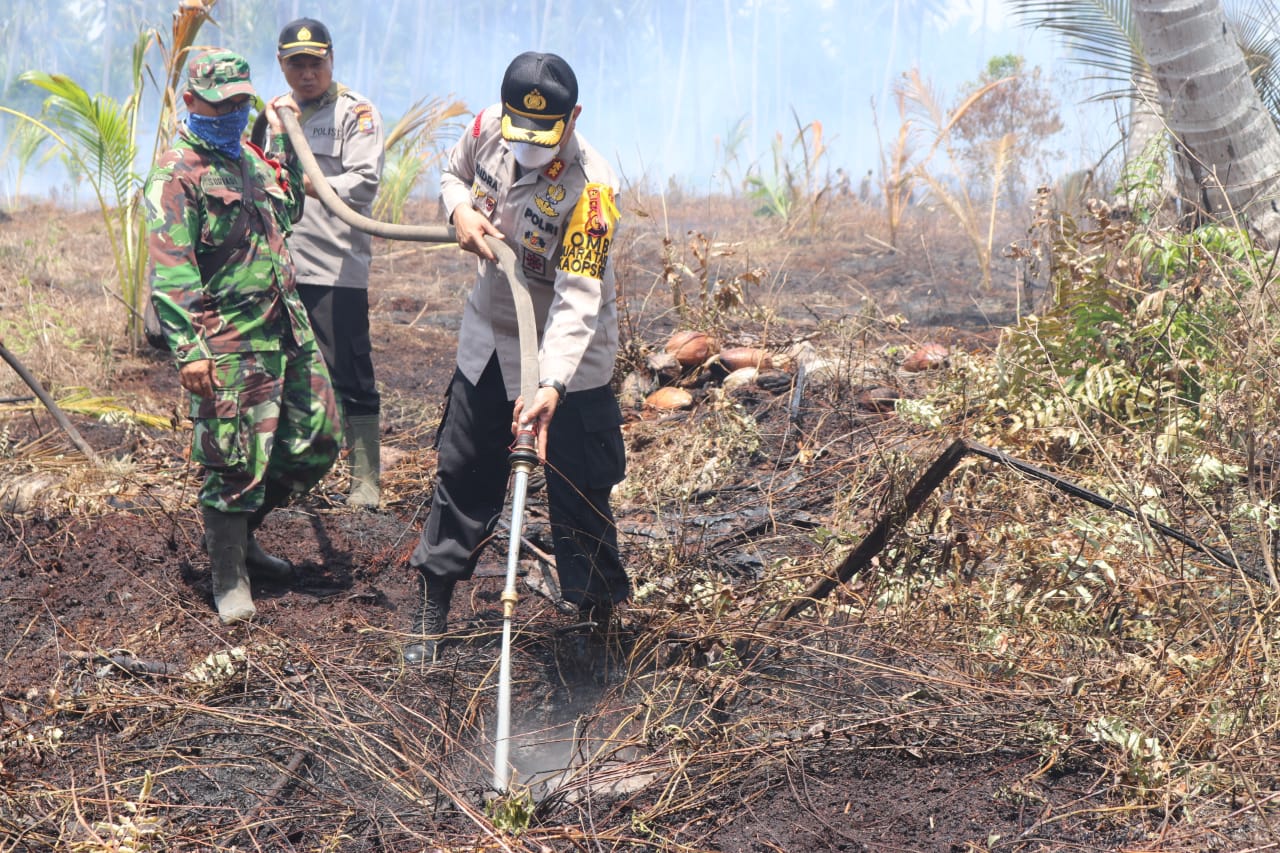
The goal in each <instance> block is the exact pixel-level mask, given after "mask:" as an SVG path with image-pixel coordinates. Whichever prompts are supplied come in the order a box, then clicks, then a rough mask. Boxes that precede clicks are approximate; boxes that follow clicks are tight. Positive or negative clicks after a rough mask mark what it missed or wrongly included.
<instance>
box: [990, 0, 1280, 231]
mask: <svg viewBox="0 0 1280 853" xmlns="http://www.w3.org/2000/svg"><path fill="white" fill-rule="evenodd" d="M1009 3H1010V7H1011V9H1012V11H1013V13H1014V14H1015V15H1016V16H1019V17H1021V18H1022V19H1023V21H1024V22H1025V23H1027V24H1029V25H1032V26H1036V27H1042V28H1045V29H1048V30H1050V31H1052V32H1055V33H1057V34H1058V35H1059V36H1061V37H1062V38H1063V39H1064V40H1065V41H1066V42H1067V43H1068V44H1069V45H1070V46H1071V47H1072V48H1074V49H1076V50H1077V52H1078V54H1079V55H1078V61H1079V62H1081V63H1082V64H1084V65H1086V66H1087V67H1088V68H1089V69H1090V70H1091V71H1093V72H1095V76H1096V77H1097V78H1099V79H1102V80H1105V81H1108V82H1109V83H1111V84H1113V86H1114V88H1113V89H1112V90H1111V91H1109V92H1107V93H1105V94H1104V95H1103V96H1102V97H1122V96H1123V97H1129V98H1131V99H1132V103H1133V105H1134V106H1133V109H1132V110H1131V120H1130V127H1129V130H1128V134H1127V139H1126V151H1127V152H1128V158H1127V159H1128V160H1129V161H1131V162H1132V161H1133V160H1136V159H1137V158H1138V157H1139V156H1140V155H1141V154H1142V153H1143V151H1144V150H1146V151H1148V152H1149V151H1150V148H1151V146H1150V143H1149V142H1148V141H1149V140H1152V139H1156V138H1161V137H1163V136H1164V130H1165V128H1167V129H1168V130H1169V131H1171V132H1172V134H1173V137H1174V139H1175V140H1176V147H1175V149H1174V150H1175V152H1176V154H1177V155H1178V156H1177V158H1176V162H1177V163H1178V191H1179V195H1180V196H1181V197H1182V198H1183V199H1184V200H1186V201H1189V202H1191V203H1192V204H1193V205H1195V206H1196V207H1197V208H1198V209H1199V210H1201V211H1203V212H1206V213H1209V214H1211V215H1223V214H1246V215H1247V216H1248V218H1249V221H1250V224H1251V225H1252V226H1253V227H1254V228H1255V229H1256V230H1257V231H1258V233H1259V234H1261V235H1262V236H1263V237H1265V238H1266V239H1267V241H1268V242H1269V243H1272V244H1274V243H1276V242H1277V241H1278V240H1280V214H1277V213H1276V212H1275V211H1274V210H1272V204H1271V202H1272V201H1273V197H1274V195H1275V189H1276V187H1275V182H1276V174H1275V171H1276V166H1275V164H1276V162H1277V159H1278V158H1277V154H1280V150H1278V148H1280V133H1278V132H1277V131H1276V127H1275V124H1274V119H1273V117H1272V114H1271V113H1269V112H1268V110H1267V109H1266V108H1265V107H1264V106H1263V101H1262V100H1261V99H1260V97H1259V94H1258V92H1259V91H1261V92H1268V93H1272V95H1271V97H1270V98H1269V99H1268V100H1269V102H1270V103H1275V96H1274V93H1275V92H1276V91H1277V89H1278V88H1280V87H1277V83H1276V66H1275V64H1274V63H1271V62H1268V61H1266V59H1265V57H1266V56H1267V52H1266V47H1267V42H1266V33H1267V31H1268V28H1267V27H1266V26H1265V25H1263V23H1262V22H1264V21H1266V20H1274V19H1275V3H1274V0H1255V2H1253V3H1252V4H1251V5H1250V7H1249V8H1250V9H1251V10H1252V13H1251V15H1248V16H1237V19H1238V21H1239V22H1238V23H1236V21H1234V20H1233V21H1232V22H1231V23H1229V22H1228V19H1227V17H1226V15H1225V13H1224V10H1223V5H1222V3H1221V2H1220V0H1132V2H1130V0H1009ZM1260 5H1266V6H1269V7H1270V9H1271V12H1270V13H1266V12H1264V11H1262V10H1261V9H1260ZM1246 52H1247V53H1248V55H1249V56H1250V57H1251V60H1250V62H1248V63H1247V64H1246V61H1245V55H1246ZM1154 108H1158V111H1157V109H1154Z"/></svg>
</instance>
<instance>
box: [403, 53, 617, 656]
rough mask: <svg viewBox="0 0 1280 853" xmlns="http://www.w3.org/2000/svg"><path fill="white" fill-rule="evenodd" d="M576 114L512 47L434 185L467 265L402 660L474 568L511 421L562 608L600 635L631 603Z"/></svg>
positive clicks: (610, 238) (605, 312) (498, 495)
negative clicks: (541, 477) (519, 301)
mask: <svg viewBox="0 0 1280 853" xmlns="http://www.w3.org/2000/svg"><path fill="white" fill-rule="evenodd" d="M581 110H582V108H581V107H580V106H578V81H577V79H576V77H575V76H574V73H573V70H572V69H571V68H570V67H569V65H568V63H566V62H565V61H564V60H563V59H561V58H560V57H559V56H556V55H555V54H550V53H532V52H530V53H522V54H520V55H519V56H517V57H516V58H515V59H514V60H513V61H512V62H511V64H510V66H508V68H507V71H506V74H505V75H504V77H503V81H502V102H501V103H500V104H494V105H493V106H491V107H489V108H487V109H485V110H483V111H482V112H481V113H480V114H479V115H477V116H476V120H475V123H474V124H473V125H472V127H471V128H470V129H469V130H468V131H467V132H465V133H464V134H463V135H462V138H461V139H460V140H459V141H458V143H457V144H456V145H455V146H454V147H453V149H452V150H451V151H450V152H449V160H448V163H447V164H446V165H445V167H444V170H443V173H442V175H441V178H440V195H441V200H442V201H443V202H444V206H445V209H446V210H447V211H448V213H449V218H450V221H452V222H453V225H454V227H455V228H456V229H457V236H458V245H459V246H461V247H462V248H463V249H466V250H467V251H470V252H474V253H475V254H477V255H479V256H480V261H479V265H478V271H477V272H478V274H477V276H476V281H475V285H474V286H473V288H472V290H471V295H470V297H469V298H468V299H467V304H466V308H465V309H464V311H463V315H462V328H461V329H460V330H459V332H458V365H457V370H456V371H455V373H454V376H453V381H452V383H451V384H450V386H449V391H448V395H449V396H448V408H447V409H446V411H445V416H444V420H443V422H442V424H441V427H440V435H439V439H438V442H437V443H438V447H439V457H438V458H439V468H438V471H437V476H436V485H435V491H434V494H433V496H432V501H431V514H430V516H429V517H428V518H427V523H426V526H425V528H424V529H423V531H422V535H421V537H420V538H419V540H418V546H417V548H416V549H415V550H414V552H413V555H412V557H411V558H410V560H409V563H410V565H411V566H413V567H414V568H415V569H417V570H418V573H419V589H420V595H419V606H418V611H417V614H416V616H415V618H414V624H413V629H412V630H413V632H414V633H415V634H417V635H418V636H417V637H416V638H415V641H414V642H412V643H410V644H409V645H407V646H405V648H404V651H403V654H404V659H405V660H406V661H408V662H410V663H417V662H420V661H431V660H433V659H434V658H435V656H436V651H437V646H438V643H439V638H440V636H441V635H442V634H444V632H445V625H446V616H447V614H448V612H449V604H450V600H451V597H452V595H453V587H454V584H455V583H456V582H457V581H458V580H460V579H465V578H468V577H470V576H471V574H472V572H474V570H475V564H476V557H477V555H478V553H479V550H480V545H481V543H482V542H483V541H484V539H485V537H486V536H487V535H488V533H489V531H490V530H491V529H492V526H493V523H494V521H496V519H497V516H498V515H499V513H500V512H501V510H502V502H503V498H504V496H505V494H506V489H507V480H508V476H509V474H510V466H509V463H508V454H507V446H508V445H509V444H510V443H511V435H512V432H514V431H515V429H516V426H517V423H516V422H517V420H519V421H520V425H521V426H523V427H526V428H531V429H533V430H535V432H536V433H537V436H538V452H539V455H540V456H542V458H543V460H544V461H545V462H546V476H547V507H548V511H549V514H550V518H551V532H552V537H553V541H554V549H555V556H556V573H557V575H558V576H559V580H560V587H561V591H562V593H563V595H564V598H565V599H566V600H567V601H570V602H573V603H575V604H577V605H578V607H579V611H580V613H581V615H582V617H583V618H584V619H586V620H589V621H591V622H594V623H595V624H596V625H597V626H599V628H600V629H601V630H600V632H599V634H598V636H599V635H602V634H603V633H604V629H606V628H607V626H608V625H609V623H610V620H611V617H612V612H613V606H614V604H615V603H617V602H621V601H623V600H624V599H626V598H627V596H628V595H629V594H630V582H629V580H628V578H627V573H626V570H625V569H624V568H623V566H622V562H621V560H620V558H619V555H618V534H617V528H616V527H615V525H614V520H613V513H612V511H611V509H610V506H609V492H610V489H611V488H612V487H613V485H614V484H616V483H618V482H620V481H621V480H622V478H623V474H624V473H625V453H624V447H623V441H622V429H621V424H622V414H621V412H620V411H619V409H618V400H617V398H616V397H615V396H614V393H613V389H612V388H611V387H610V385H609V383H610V380H611V379H612V377H613V365H614V360H615V358H616V356H617V352H618V315H617V294H616V289H615V284H614V270H613V263H612V259H611V257H610V252H609V250H610V247H611V246H612V245H613V243H614V241H615V240H616V238H617V227H618V222H619V219H620V217H619V214H618V209H617V206H616V204H615V201H614V196H615V193H616V192H617V185H618V181H617V178H616V177H615V176H614V174H613V170H612V169H610V168H609V164H608V163H607V162H606V161H605V159H604V158H603V157H602V156H600V154H599V153H598V152H597V151H596V150H595V149H594V148H592V147H591V146H590V145H589V144H587V141H586V140H585V139H583V138H582V137H581V136H579V135H577V134H576V133H575V132H574V128H575V127H576V124H577V119H578V115H579V113H580V112H581ZM487 235H492V236H494V237H497V238H499V239H501V240H504V241H505V242H506V243H507V245H509V246H511V248H512V249H513V250H514V251H515V253H516V257H517V258H519V259H520V264H521V267H522V269H523V272H524V276H525V278H526V280H527V281H528V283H529V292H530V296H531V297H532V301H533V306H534V314H535V315H536V323H537V330H538V344H539V348H538V364H539V371H540V373H539V381H538V390H537V393H536V395H535V396H534V399H532V400H525V399H523V398H520V399H517V395H518V394H519V391H520V336H519V327H518V325H517V322H516V311H515V304H514V301H513V299H512V297H511V290H510V288H509V287H508V285H507V281H506V277H505V276H504V275H503V274H502V272H501V271H500V270H499V269H498V266H497V264H495V263H494V256H493V252H492V251H491V250H490V249H489V247H488V246H487V245H486V243H485V237H486V236H487ZM553 416H554V418H555V420H554V422H553V421H552V418H553Z"/></svg>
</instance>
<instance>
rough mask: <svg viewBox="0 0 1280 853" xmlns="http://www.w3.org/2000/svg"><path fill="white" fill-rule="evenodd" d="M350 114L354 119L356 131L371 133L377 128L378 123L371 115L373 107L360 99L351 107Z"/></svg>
mask: <svg viewBox="0 0 1280 853" xmlns="http://www.w3.org/2000/svg"><path fill="white" fill-rule="evenodd" d="M351 114H352V115H353V116H355V119H356V131H357V132H358V133H373V132H374V131H375V130H377V129H378V123H377V121H375V120H374V117H373V107H372V106H371V105H370V104H368V103H366V102H364V101H361V102H360V103H358V104H356V105H355V106H354V107H352V108H351Z"/></svg>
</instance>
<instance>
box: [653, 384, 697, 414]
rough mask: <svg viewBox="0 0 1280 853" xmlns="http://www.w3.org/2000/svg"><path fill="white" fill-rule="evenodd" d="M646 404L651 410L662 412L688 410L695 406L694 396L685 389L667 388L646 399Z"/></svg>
mask: <svg viewBox="0 0 1280 853" xmlns="http://www.w3.org/2000/svg"><path fill="white" fill-rule="evenodd" d="M644 404H645V405H646V406H647V407H649V408H650V409H659V410H661V411H675V410H676V409H687V408H689V407H690V406H692V405H693V395H692V394H690V393H689V392H688V391H686V390H684V389H683V388H672V387H671V386H667V387H666V388H659V389H658V390H657V391H654V392H653V393H652V394H650V395H649V396H648V397H646V398H645V400H644Z"/></svg>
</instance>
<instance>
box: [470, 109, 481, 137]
mask: <svg viewBox="0 0 1280 853" xmlns="http://www.w3.org/2000/svg"><path fill="white" fill-rule="evenodd" d="M482 118H484V110H481V111H480V112H478V113H476V123H475V124H473V125H471V135H472V136H473V137H475V138H476V139H479V138H480V119H482Z"/></svg>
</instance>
